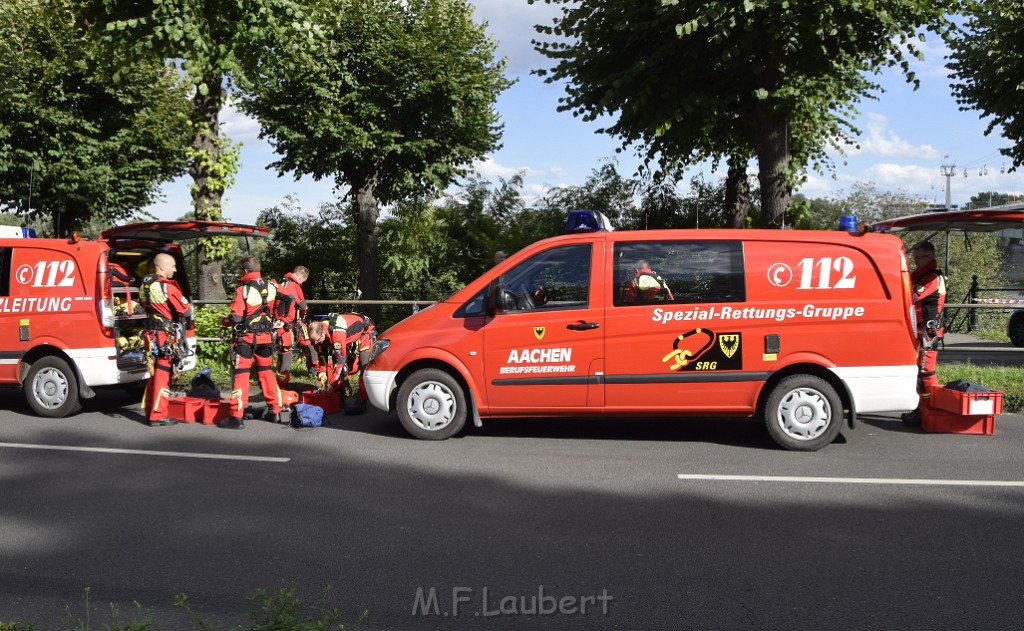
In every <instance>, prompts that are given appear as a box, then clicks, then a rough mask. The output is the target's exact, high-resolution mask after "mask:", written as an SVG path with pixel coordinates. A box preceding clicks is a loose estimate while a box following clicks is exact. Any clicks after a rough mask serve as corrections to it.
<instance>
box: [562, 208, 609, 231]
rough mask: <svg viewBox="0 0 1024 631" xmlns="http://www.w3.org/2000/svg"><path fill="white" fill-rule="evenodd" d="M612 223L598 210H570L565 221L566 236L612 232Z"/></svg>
mask: <svg viewBox="0 0 1024 631" xmlns="http://www.w3.org/2000/svg"><path fill="white" fill-rule="evenodd" d="M612 230H614V228H612V222H610V221H608V218H607V217H605V216H604V215H603V214H601V213H599V212H598V211H596V210H570V211H569V216H568V217H567V218H566V220H565V232H566V234H572V233H575V232H601V231H604V232H611V231H612Z"/></svg>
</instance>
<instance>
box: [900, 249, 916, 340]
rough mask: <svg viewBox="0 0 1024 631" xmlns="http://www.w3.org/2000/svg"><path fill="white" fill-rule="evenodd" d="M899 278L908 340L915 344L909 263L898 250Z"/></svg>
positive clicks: (902, 250) (914, 316) (903, 252)
mask: <svg viewBox="0 0 1024 631" xmlns="http://www.w3.org/2000/svg"><path fill="white" fill-rule="evenodd" d="M900 277H901V278H902V279H903V304H904V305H905V307H906V310H907V330H908V331H909V332H910V339H912V340H914V344H917V311H916V310H915V308H914V300H913V298H912V296H913V290H912V288H911V286H910V263H908V262H907V251H906V250H904V249H902V248H900Z"/></svg>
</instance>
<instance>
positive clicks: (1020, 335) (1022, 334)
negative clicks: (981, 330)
mask: <svg viewBox="0 0 1024 631" xmlns="http://www.w3.org/2000/svg"><path fill="white" fill-rule="evenodd" d="M1006 334H1007V335H1008V336H1009V338H1010V343H1012V344H1013V345H1014V346H1016V347H1017V348H1021V347H1024V311H1017V312H1014V314H1013V315H1012V316H1010V324H1009V325H1008V326H1007V327H1006Z"/></svg>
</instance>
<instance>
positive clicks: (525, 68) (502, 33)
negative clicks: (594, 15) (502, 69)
mask: <svg viewBox="0 0 1024 631" xmlns="http://www.w3.org/2000/svg"><path fill="white" fill-rule="evenodd" d="M473 4H474V6H475V7H476V11H475V12H474V14H473V15H474V21H476V22H481V21H486V22H487V32H488V33H489V34H491V35H492V36H494V38H495V39H496V40H498V56H499V57H506V58H507V59H508V68H509V72H510V73H511V74H513V75H520V74H526V73H528V72H529V71H531V70H533V69H535V68H542V67H547V66H549V65H550V62H549V60H548V59H547V58H545V57H544V56H542V55H541V54H540V53H538V52H537V51H536V50H534V48H533V44H532V43H531V40H533V39H534V38H537V37H539V33H537V31H536V30H534V28H533V27H534V25H536V24H551V23H552V20H553V19H554V18H555V17H557V16H559V15H560V14H561V9H560V8H559V6H558V5H549V4H547V3H544V2H535V3H533V4H528V3H527V0H476V2H474V3H473Z"/></svg>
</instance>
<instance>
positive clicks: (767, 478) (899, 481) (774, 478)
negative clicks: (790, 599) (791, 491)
mask: <svg viewBox="0 0 1024 631" xmlns="http://www.w3.org/2000/svg"><path fill="white" fill-rule="evenodd" d="M677 477H678V478H679V479H680V480H699V481H712V482H801V483H811V484H884V485H892V486H989V487H1012V488H1024V480H941V479H939V480H929V479H922V478H831V477H802V476H786V475H718V474H687V473H680V474H679V475H678V476H677Z"/></svg>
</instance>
